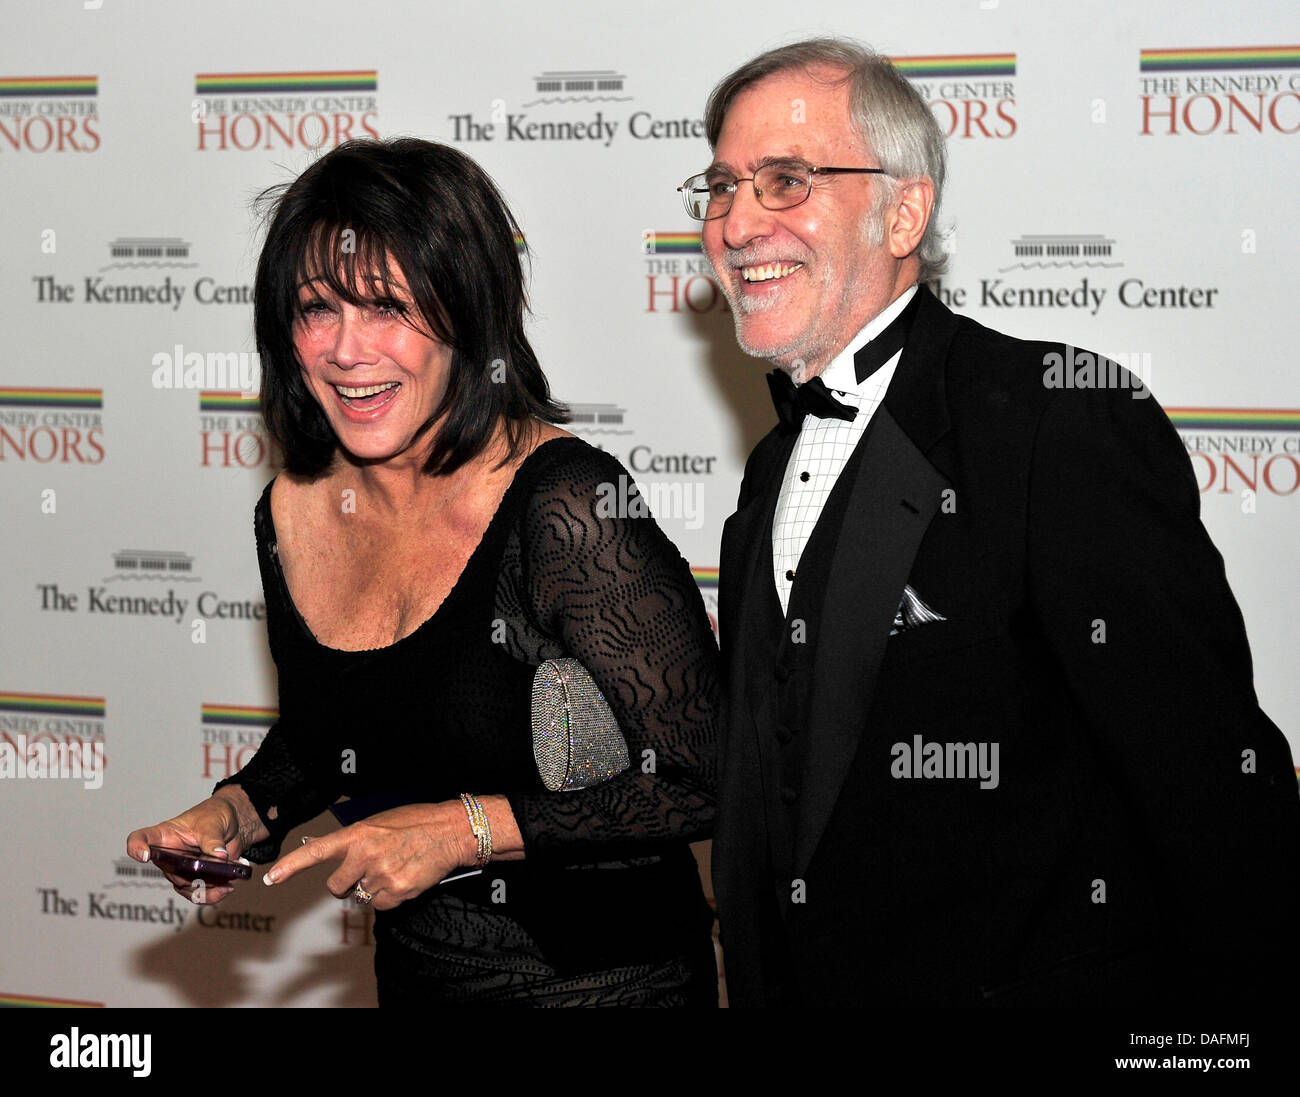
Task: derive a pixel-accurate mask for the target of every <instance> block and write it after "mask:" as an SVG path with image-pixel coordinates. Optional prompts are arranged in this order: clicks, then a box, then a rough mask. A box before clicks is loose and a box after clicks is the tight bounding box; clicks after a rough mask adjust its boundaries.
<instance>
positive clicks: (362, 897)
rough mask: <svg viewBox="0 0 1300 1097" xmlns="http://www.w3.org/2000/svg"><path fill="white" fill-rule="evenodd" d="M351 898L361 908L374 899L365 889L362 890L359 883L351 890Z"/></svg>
mask: <svg viewBox="0 0 1300 1097" xmlns="http://www.w3.org/2000/svg"><path fill="white" fill-rule="evenodd" d="M352 898H354V899H355V900H356V901H357V902H358V903H360V904H361V905H362V906H365V905H366V904H367V903H368V902H370V901H371V900H372V899H373V898H374V896H373V895H371V894H370V892H368V891H367V890H366V889H365V888H363V887H362V886H361V884H360V883H358V884H357V886H356V887H354V888H353V889H352Z"/></svg>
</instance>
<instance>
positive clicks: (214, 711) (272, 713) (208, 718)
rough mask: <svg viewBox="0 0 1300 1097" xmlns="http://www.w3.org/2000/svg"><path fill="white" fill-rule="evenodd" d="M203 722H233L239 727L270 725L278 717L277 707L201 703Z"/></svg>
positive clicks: (264, 726)
mask: <svg viewBox="0 0 1300 1097" xmlns="http://www.w3.org/2000/svg"><path fill="white" fill-rule="evenodd" d="M201 713H202V720H203V723H205V724H235V725H238V726H239V727H259V728H266V727H270V726H271V725H272V724H274V723H275V722H276V720H278V719H279V718H280V712H279V710H278V709H273V708H258V707H256V706H254V705H203V706H202V709H201Z"/></svg>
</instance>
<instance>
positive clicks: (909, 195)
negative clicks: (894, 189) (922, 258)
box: [889, 178, 934, 259]
mask: <svg viewBox="0 0 1300 1097" xmlns="http://www.w3.org/2000/svg"><path fill="white" fill-rule="evenodd" d="M933 209H934V184H933V183H932V182H930V180H929V179H925V178H921V179H909V180H907V181H905V182H902V183H900V184H899V186H898V201H897V202H896V203H895V204H894V207H893V218H892V219H891V223H890V226H889V253H890V254H891V255H892V256H893V257H894V258H895V259H906V258H907V257H908V256H909V255H911V254H912V253H913V252H914V251H916V249H917V248H919V247H920V246H921V238H922V237H923V236H924V235H925V227H926V225H928V224H929V223H930V213H931V211H932V210H933Z"/></svg>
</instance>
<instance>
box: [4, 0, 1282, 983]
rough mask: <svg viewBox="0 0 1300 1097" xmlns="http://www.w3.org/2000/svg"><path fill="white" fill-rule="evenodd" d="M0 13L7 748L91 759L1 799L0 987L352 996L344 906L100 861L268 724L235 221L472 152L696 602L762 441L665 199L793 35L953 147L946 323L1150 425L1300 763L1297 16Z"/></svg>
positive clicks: (584, 425)
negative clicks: (90, 770) (1049, 350)
mask: <svg viewBox="0 0 1300 1097" xmlns="http://www.w3.org/2000/svg"><path fill="white" fill-rule="evenodd" d="M3 23H4V28H5V29H4V32H3V35H2V36H0V227H2V229H3V234H2V236H0V239H2V240H3V242H4V245H5V248H4V262H3V264H0V302H2V306H0V307H2V308H3V331H4V354H3V357H2V360H0V492H2V493H3V495H2V499H3V507H2V508H0V522H2V523H3V527H2V528H3V534H2V535H0V584H2V585H0V612H2V613H3V617H2V618H0V753H3V752H8V753H9V755H10V756H11V757H13V756H15V754H16V752H17V750H18V748H19V746H20V745H22V744H29V745H30V744H33V743H44V744H47V745H48V744H54V743H63V744H77V745H86V747H87V750H89V751H90V755H91V756H92V757H100V758H102V759H103V761H104V769H103V772H102V775H101V777H102V780H101V779H99V778H96V779H94V780H90V779H82V780H75V779H61V780H55V779H36V778H28V777H26V776H12V775H11V776H8V777H7V778H6V779H0V825H2V826H3V841H0V879H2V880H3V884H4V886H3V888H0V921H2V924H3V926H4V930H5V932H4V934H3V940H2V941H0V998H4V999H8V1000H10V1001H19V1002H39V1001H48V1000H54V999H62V1000H72V1001H79V1002H93V1003H104V1004H107V1005H244V1004H261V1005H272V1004H275V1005H279V1004H285V1005H288V1004H301V1005H307V1004H313V1005H325V1004H367V1003H370V1002H372V1001H373V994H374V991H373V976H372V974H371V970H370V965H371V961H372V955H373V946H372V943H371V936H370V923H369V918H370V915H369V914H368V913H367V912H364V911H359V910H358V909H357V908H356V907H355V905H353V904H351V903H350V902H348V903H340V902H338V901H336V900H334V899H332V898H330V897H329V895H328V894H327V893H326V892H325V890H324V886H323V877H324V873H319V874H317V875H316V876H310V875H309V876H305V877H303V878H301V879H299V880H298V881H295V883H294V884H293V885H292V886H290V887H287V888H285V889H277V893H276V894H275V895H270V894H269V893H265V889H263V888H261V887H256V886H246V887H245V888H244V889H243V890H242V891H240V892H238V893H237V894H236V895H235V896H233V897H231V898H230V899H229V900H227V901H226V902H224V903H222V904H221V905H220V906H217V907H210V908H205V909H200V908H197V907H194V906H191V905H190V904H189V903H187V902H185V901H183V900H182V899H180V898H179V897H177V896H176V895H174V894H173V892H172V890H171V888H170V887H168V886H167V885H166V884H165V883H164V882H162V881H161V880H160V879H159V878H158V877H157V876H156V875H151V872H150V870H148V869H144V868H142V867H141V866H139V865H137V864H134V863H132V862H131V861H129V860H127V859H126V858H125V856H124V848H123V847H124V840H125V836H126V834H127V832H128V831H129V830H131V829H132V828H134V827H136V826H141V825H144V824H146V823H150V822H154V821H156V820H158V819H160V818H163V817H166V816H167V815H170V814H172V813H173V812H175V811H178V810H180V809H181V808H183V807H185V806H187V805H189V804H191V803H193V802H194V801H196V800H198V799H201V798H202V797H203V796H204V795H206V794H207V792H208V790H209V789H210V788H211V786H212V784H213V782H214V781H215V780H217V779H219V778H221V777H224V776H226V775H227V774H229V773H230V772H232V771H233V770H234V769H237V768H238V767H239V766H241V765H242V764H243V763H244V762H245V761H246V760H247V759H248V757H249V756H250V755H251V754H252V753H253V752H254V751H255V750H256V749H257V746H258V743H259V741H260V740H261V738H262V736H263V735H264V734H265V732H266V729H267V727H268V726H269V724H270V723H271V722H272V720H273V719H274V717H275V712H274V703H275V683H274V677H273V668H272V667H271V664H270V658H269V656H268V654H267V652H266V644H265V629H264V624H263V620H262V617H263V606H262V595H261V589H260V582H259V577H258V569H257V562H256V559H255V554H254V545H253V534H252V508H253V503H254V501H255V500H256V498H257V496H258V494H259V492H260V491H261V489H262V486H263V485H264V484H265V483H266V481H267V480H268V479H269V478H270V477H271V476H272V475H274V472H275V467H274V455H273V454H272V453H271V451H270V448H269V446H268V444H267V441H266V438H265V435H264V433H263V431H262V427H261V423H260V419H259V416H258V405H257V401H256V398H255V395H252V394H250V393H249V392H246V391H241V388H245V387H247V386H246V384H245V378H246V377H247V376H248V372H249V370H250V368H251V364H252V359H251V354H252V351H253V345H252V342H251V336H250V320H251V307H250V293H251V286H250V283H251V280H252V270H253V263H254V258H255V255H256V252H257V247H258V241H257V238H256V234H255V226H254V224H253V220H252V216H251V211H250V201H251V199H252V197H253V196H254V195H255V194H256V193H257V192H258V191H260V190H262V189H263V188H265V187H267V186H269V185H271V184H274V183H280V182H284V181H286V180H288V179H290V178H292V177H293V176H294V175H295V174H297V173H298V172H299V171H301V170H302V169H303V168H304V167H306V166H307V164H309V163H310V162H311V161H312V159H313V158H314V157H315V156H316V155H318V154H319V152H320V151H321V150H322V149H324V148H329V147H332V146H333V145H335V144H336V143H337V142H339V141H340V140H345V139H347V138H348V137H363V136H391V135H397V134H412V135H417V136H421V137H427V138H430V139H433V140H438V141H444V142H449V143H451V144H454V145H456V146H458V147H459V148H461V149H462V150H464V151H465V152H467V153H469V154H470V155H472V156H474V157H475V158H477V159H478V160H479V161H480V162H481V163H482V164H483V165H484V166H485V167H486V168H487V169H488V170H489V171H490V172H491V173H492V174H493V175H494V176H495V178H496V179H497V180H498V182H499V183H500V185H501V187H502V189H503V190H504V192H505V194H506V195H507V197H508V199H509V201H510V202H511V204H512V206H513V208H514V211H515V213H516V215H517V217H518V219H519V221H520V223H521V225H522V226H523V229H524V232H525V235H526V238H527V242H528V245H529V247H530V248H531V249H532V252H533V263H532V271H533V280H532V295H533V306H534V312H535V317H534V322H533V324H532V329H531V330H532V335H533V338H534V340H535V344H536V346H537V348H538V349H539V351H540V354H541V359H542V362H543V364H544V366H545V367H546V369H547V371H548V374H549V376H550V378H551V381H552V383H553V386H554V389H555V390H556V392H557V394H558V396H559V397H560V398H562V399H564V400H567V401H570V402H571V403H572V404H573V406H574V409H575V411H576V413H577V416H576V423H575V426H574V429H575V430H577V431H578V432H579V433H581V434H582V435H584V436H585V437H587V438H588V439H589V440H591V441H592V442H594V443H598V444H600V445H602V446H604V447H605V448H606V449H608V450H610V451H611V452H613V453H615V454H616V455H617V456H618V457H619V458H620V459H621V460H622V461H623V462H624V464H625V465H627V467H628V468H629V469H630V470H631V471H632V472H633V473H634V474H635V475H636V477H637V478H638V480H639V481H640V483H641V485H642V488H643V490H644V491H645V492H646V493H647V494H648V495H649V496H650V498H651V500H652V502H653V503H654V504H655V509H656V512H657V514H658V517H659V518H660V520H661V522H662V524H663V526H664V528H665V529H666V531H667V532H668V534H669V535H670V536H671V537H672V538H673V539H674V540H675V541H676V542H677V543H678V545H679V546H680V547H681V549H682V552H683V554H684V555H685V556H686V557H687V558H688V559H689V560H690V561H691V562H692V564H693V565H694V566H695V568H696V573H697V576H698V579H699V582H700V587H701V590H702V592H703V594H704V597H705V599H706V601H707V602H709V603H710V605H712V604H714V599H715V591H716V579H717V572H716V565H717V559H718V540H719V536H720V532H721V528H722V523H723V521H724V520H725V518H726V517H727V515H728V514H729V513H730V510H731V508H732V504H733V502H734V499H735V494H736V490H737V487H738V485H739V480H740V474H741V470H742V468H743V464H744V459H745V456H746V454H747V453H748V450H749V448H750V447H751V446H752V444H753V443H754V442H755V441H756V440H757V439H758V438H759V437H760V436H761V435H762V433H763V432H764V431H765V430H766V429H767V426H768V424H769V423H770V421H771V418H772V413H771V409H770V406H769V404H768V401H767V396H766V386H765V385H764V384H763V382H762V380H761V373H762V372H763V370H764V368H765V367H764V366H763V365H762V364H761V363H757V362H755V361H753V360H750V359H746V358H745V357H744V356H743V355H741V354H740V353H739V351H738V350H737V349H736V347H735V344H734V341H733V336H732V324H731V317H730V316H729V315H728V313H727V309H726V306H725V302H724V300H723V297H722V295H721V294H720V293H719V291H718V289H717V287H716V285H715V284H714V282H713V280H712V279H711V277H710V275H709V273H708V269H707V264H706V263H705V260H704V258H703V256H702V255H701V254H700V251H699V236H698V226H697V225H695V224H693V223H692V222H690V221H689V220H688V219H687V218H686V216H685V214H684V213H683V211H682V210H681V209H680V207H679V205H678V198H677V195H676V193H675V192H674V188H675V187H676V186H677V184H678V183H680V182H681V181H682V180H683V179H684V178H685V177H686V176H688V175H690V174H691V173H693V172H695V171H697V170H700V169H701V168H702V167H704V166H705V165H706V164H707V162H708V160H709V151H708V148H707V145H706V142H705V140H704V138H703V125H702V123H701V121H700V118H701V114H702V109H703V105H704V99H705V96H706V95H707V93H708V91H709V89H710V88H711V87H712V85H713V83H714V82H715V81H716V80H717V79H718V78H719V77H720V76H721V75H723V74H724V73H725V72H726V71H728V70H730V69H731V68H732V67H734V66H735V65H736V64H738V63H740V62H741V61H743V60H744V59H746V58H747V57H749V56H751V55H753V54H754V53H757V52H759V51H760V50H762V49H764V48H767V47H769V46H772V45H776V44H779V43H781V42H785V41H790V40H793V39H795V38H798V37H806V36H809V35H812V34H819V33H839V34H845V35H850V36H853V37H856V38H859V39H861V40H864V41H867V42H869V43H871V44H872V45H874V46H875V47H876V48H878V49H880V50H881V51H882V52H884V53H887V54H888V55H890V56H892V57H894V58H895V59H896V60H897V62H898V64H899V65H900V66H902V67H903V69H904V71H905V72H906V73H907V74H908V75H909V76H910V77H911V78H912V79H913V80H914V81H915V84H916V86H917V88H918V89H919V90H920V91H921V93H922V94H923V95H924V96H925V98H926V99H927V100H928V101H929V102H930V103H931V104H932V107H933V110H934V112H935V114H936V116H937V117H938V118H939V120H940V122H941V123H942V125H943V126H944V127H945V129H946V130H947V132H948V135H949V138H950V150H951V165H952V167H951V182H950V187H949V190H948V194H947V197H946V202H945V215H946V219H947V220H948V221H950V222H951V223H952V225H953V226H954V232H953V235H952V237H951V241H952V247H953V248H954V251H955V254H954V261H953V264H952V270H951V273H950V274H949V275H948V276H947V277H945V278H944V279H943V281H942V283H941V285H939V286H938V290H939V292H940V293H941V295H942V297H943V299H944V300H945V301H946V302H948V303H949V304H950V305H951V306H952V307H953V308H955V309H956V310H957V311H959V312H963V313H965V314H966V315H969V316H972V317H974V318H976V319H978V320H980V321H981V322H983V323H986V324H988V325H990V326H993V327H997V328H1000V329H1002V330H1004V331H1007V332H1010V333H1012V334H1015V335H1019V336H1025V337H1042V338H1053V339H1059V340H1064V341H1067V342H1070V343H1072V344H1073V345H1075V346H1081V347H1087V348H1090V349H1093V350H1097V351H1101V352H1104V353H1107V354H1110V355H1111V356H1113V357H1116V358H1119V359H1120V360H1121V361H1123V362H1125V363H1126V364H1128V365H1129V366H1130V368H1132V369H1133V370H1134V371H1135V372H1137V373H1138V374H1139V375H1140V376H1141V377H1142V378H1144V379H1145V380H1146V381H1147V382H1148V383H1149V384H1150V386H1151V387H1152V389H1153V390H1154V392H1155V395H1156V397H1157V398H1158V399H1159V400H1160V402H1161V403H1162V404H1163V405H1164V406H1165V408H1166V409H1167V410H1168V411H1169V414H1170V416H1171V417H1172V418H1173V420H1174V422H1175V423H1176V424H1177V426H1178V428H1179V429H1180V431H1181V433H1182V435H1183V438H1184V440H1185V442H1186V445H1187V448H1188V451H1189V453H1190V454H1191V456H1192V461H1193V464H1194V467H1195V470H1196V475H1197V477H1198V478H1199V481H1200V485H1201V490H1202V508H1203V514H1204V520H1205V523H1206V525H1207V526H1208V528H1209V530H1210V532H1211V534H1212V535H1213V537H1214V539H1215V541H1216V542H1217V544H1218V545H1219V547H1220V549H1221V550H1222V552H1223V554H1224V556H1225V558H1226V561H1227V568H1228V574H1229V578H1230V579H1231V581H1232V584H1233V588H1234V590H1235V591H1236V594H1237V597H1238V599H1239V601H1240V603H1241V606H1242V609H1243V611H1244V613H1245V617H1246V622H1247V626H1248V629H1249V633H1250V637H1251V640H1252V646H1253V651H1254V657H1255V668H1256V681H1257V685H1258V690H1259V693H1260V697H1261V700H1262V702H1263V705H1264V708H1265V709H1266V711H1268V712H1269V713H1270V714H1271V715H1272V717H1273V719H1274V720H1275V721H1276V722H1277V723H1278V724H1279V725H1281V726H1282V727H1283V728H1284V729H1285V730H1286V732H1287V734H1288V736H1289V737H1290V740H1291V743H1292V745H1293V750H1295V749H1296V747H1297V745H1298V744H1300V676H1297V674H1296V673H1295V650H1296V644H1297V640H1298V639H1300V633H1298V629H1297V623H1296V622H1297V619H1298V618H1300V582H1298V580H1297V572H1298V569H1297V559H1296V543H1297V534H1300V383H1298V382H1297V380H1296V375H1295V372H1296V371H1295V365H1294V353H1295V347H1296V346H1297V345H1300V309H1298V308H1297V307H1296V304H1295V292H1296V270H1297V266H1296V256H1297V254H1300V230H1298V229H1297V220H1296V187H1297V177H1298V173H1297V167H1300V14H1297V12H1296V9H1295V7H1294V5H1293V4H1291V3H1286V2H1283V0H1270V2H1267V3H1255V4H1251V5H1247V6H1232V5H1225V4H1222V3H1219V2H1215V3H1205V2H1195V3H1188V2H1182V3H1174V2H1173V0H1153V2H1149V3H1144V4H1142V5H1123V4H1115V3H1110V2H1107V3H1102V2H1100V0H1081V2H1075V3H1070V4H1059V5H1058V4H1050V5H1047V4H1042V3H1035V4H1030V3H1027V2H1025V0H942V2H934V3H929V4H925V5H892V6H891V5H872V6H870V7H869V8H867V7H864V6H863V5H861V4H859V3H854V2H851V0H824V2H821V3H817V4H812V5H808V4H804V5H796V6H794V7H792V6H791V5H790V4H788V3H777V2H774V0H751V2H749V3H745V4H735V3H715V2H707V0H706V2H694V3H682V2H680V0H661V2H660V3H657V4H650V5H643V4H637V5H632V4H626V5H625V4H617V5H611V4H598V3H594V2H588V3H584V4H580V5H579V4H569V3H559V2H556V0H539V2H537V3H534V4H530V5H522V4H517V3H513V2H503V0H483V2H479V3H476V4H466V5H447V4H436V5H435V4H426V3H416V2H410V3H386V2H373V3H369V4H357V3H352V2H343V0H310V2H305V0H292V2H282V3H276V4H264V3H260V2H259V3H255V2H252V0H232V2H226V3H211V2H210V3H174V2H165V0H41V2H36V0H26V2H23V0H7V2H6V3H5V5H4V10H3ZM194 356H198V358H196V357H194ZM199 359H201V360H202V362H203V365H204V370H202V371H198V370H195V371H190V372H189V374H188V377H187V376H186V375H182V376H181V377H180V381H181V383H180V384H179V385H176V384H174V383H173V384H171V385H168V384H165V383H160V382H162V381H164V380H165V379H166V377H167V374H168V371H166V370H164V371H162V372H161V373H160V371H159V364H160V363H163V364H166V363H176V362H182V363H184V364H185V365H187V366H188V365H191V364H193V363H194V362H195V361H198V360H199ZM172 380H173V381H175V377H173V378H172ZM250 397H251V398H250ZM1132 673H1133V674H1134V675H1141V674H1142V673H1143V670H1142V667H1141V666H1134V667H1133V668H1132ZM96 786H98V787H96ZM323 825H326V824H325V823H324V822H323V821H322V822H321V823H317V824H315V826H316V828H317V830H319V828H320V827H321V826H323ZM304 829H305V830H306V831H307V832H308V833H310V832H312V831H311V829H310V827H309V828H304ZM290 841H293V839H290ZM701 854H702V855H703V857H704V859H705V860H706V864H707V847H701Z"/></svg>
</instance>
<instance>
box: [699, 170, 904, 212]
mask: <svg viewBox="0 0 1300 1097" xmlns="http://www.w3.org/2000/svg"><path fill="white" fill-rule="evenodd" d="M888 174H889V172H887V171H885V169H884V168H815V167H813V166H812V165H810V164H803V163H800V162H799V161H791V162H786V163H776V164H764V165H763V166H762V167H761V168H759V169H758V170H757V171H756V172H754V174H753V175H752V176H745V177H744V178H741V179H733V178H731V176H729V175H726V174H724V173H722V172H717V171H702V172H700V173H699V175H692V176H691V177H690V178H689V179H687V180H686V182H685V183H683V184H682V185H681V186H680V187H678V188H677V190H678V191H679V192H680V193H681V196H682V204H683V205H685V207H686V212H687V213H688V214H690V216H691V217H693V218H694V219H695V220H696V221H715V220H717V219H718V218H719V217H726V216H727V214H728V213H729V212H730V211H731V202H732V199H733V197H734V196H735V193H736V184H738V183H745V182H749V183H753V184H754V197H755V198H757V199H758V201H759V203H760V204H761V205H762V206H763V208H764V209H770V210H782V209H793V208H794V207H795V206H797V205H799V204H800V203H801V202H806V201H808V196H809V195H810V194H812V185H813V176H814V175H888Z"/></svg>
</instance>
